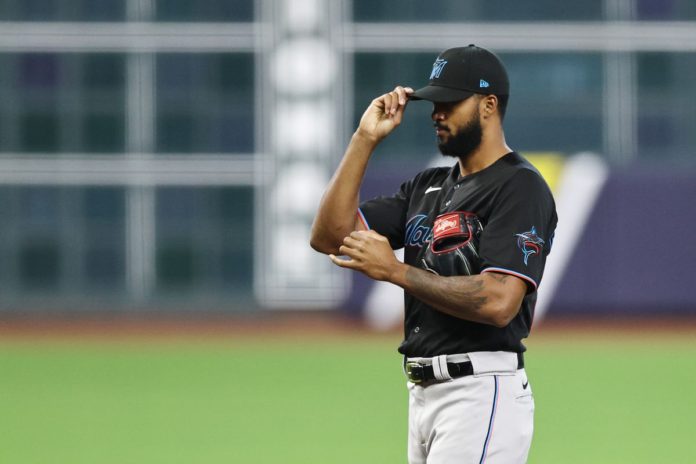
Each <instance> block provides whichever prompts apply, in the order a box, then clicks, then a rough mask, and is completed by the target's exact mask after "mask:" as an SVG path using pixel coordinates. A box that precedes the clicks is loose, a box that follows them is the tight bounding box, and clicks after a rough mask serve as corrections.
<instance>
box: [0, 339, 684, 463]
mask: <svg viewBox="0 0 696 464" xmlns="http://www.w3.org/2000/svg"><path fill="white" fill-rule="evenodd" d="M308 338H310V337H308ZM397 342H398V340H397V339H396V338H394V337H376V338H370V337H363V338H355V339H351V338H349V337H339V338H338V339H337V340H335V341H333V342H311V341H308V342H302V343H301V342H298V341H292V340H286V341H282V340H281V341H275V342H274V341H269V340H258V341H254V342H249V341H245V342H244V343H241V342H234V341H231V342H222V341H220V339H219V338H218V339H217V341H209V342H205V341H194V340H191V339H189V340H182V341H180V342H175V341H172V340H168V341H159V342H151V343H147V342H145V341H137V340H135V341H130V342H126V341H114V340H111V341H104V342H99V341H95V340H92V341H83V342H67V341H53V342H50V341H45V340H44V341H36V340H34V341H29V340H15V341H7V340H6V341H0V463H3V464H34V463H36V464H39V463H41V464H47V463H48V464H54V463H66V464H79V463H89V464H107V463H118V464H125V463H148V464H151V463H163V464H164V463H166V464H174V463H303V464H306V463H396V462H405V461H406V459H405V455H406V453H405V443H406V442H405V438H406V399H407V398H406V391H405V388H404V383H405V382H404V379H403V377H402V375H401V372H400V360H399V357H398V356H397V355H396V353H395V350H394V348H395V345H396V343H397ZM529 346H530V352H529V354H528V356H527V366H528V372H529V375H530V380H531V382H532V385H533V389H534V394H535V398H536V408H537V416H536V419H537V420H536V431H535V438H534V443H533V446H532V452H531V455H530V462H531V463H583V464H585V463H631V464H635V463H689V462H696V440H694V438H693V437H694V430H695V429H696V395H694V391H695V388H694V386H695V385H696V343H695V342H694V340H693V338H688V337H685V336H684V335H680V336H679V337H677V338H675V339H673V340H670V339H669V338H665V339H664V340H660V339H648V340H638V339H630V338H626V337H625V336H622V337H621V338H620V339H618V340H616V341H612V340H611V339H609V338H608V337H592V338H586V337H583V336H580V335H577V334H572V335H569V336H567V337H551V338H549V337H541V339H540V341H538V342H535V341H534V340H532V341H531V342H530V343H529Z"/></svg>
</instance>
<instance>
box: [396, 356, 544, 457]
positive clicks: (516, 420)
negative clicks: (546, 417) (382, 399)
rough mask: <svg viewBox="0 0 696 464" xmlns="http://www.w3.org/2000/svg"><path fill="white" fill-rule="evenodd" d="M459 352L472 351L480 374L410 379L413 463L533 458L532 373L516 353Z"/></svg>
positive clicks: (475, 368)
mask: <svg viewBox="0 0 696 464" xmlns="http://www.w3.org/2000/svg"><path fill="white" fill-rule="evenodd" d="M455 356H456V357H458V359H457V362H459V361H460V360H461V358H462V356H468V357H469V359H470V360H471V362H472V365H473V368H474V374H473V375H469V376H465V377H459V378H456V379H453V380H449V381H445V382H441V383H434V384H430V385H428V386H425V387H422V386H419V385H417V384H414V383H412V382H408V384H407V385H408V390H409V424H408V434H409V436H408V461H409V463H410V464H424V463H427V464H452V463H467V464H468V463H477V464H483V463H489V464H496V463H499V464H517V463H525V462H527V455H528V453H529V447H530V445H531V442H532V433H533V430H534V397H533V396H532V387H531V386H530V385H529V383H528V380H527V373H526V372H525V370H524V369H517V357H516V355H515V354H514V353H505V352H479V353H469V354H468V355H462V354H458V355H455ZM409 360H411V359H409ZM418 360H419V361H421V362H422V361H423V360H422V358H419V359H418ZM450 362H451V361H450ZM513 366H514V367H513Z"/></svg>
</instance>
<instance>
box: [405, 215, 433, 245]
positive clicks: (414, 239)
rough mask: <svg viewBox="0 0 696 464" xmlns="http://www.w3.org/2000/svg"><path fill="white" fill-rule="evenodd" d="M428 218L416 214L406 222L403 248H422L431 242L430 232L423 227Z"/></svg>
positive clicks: (428, 228)
mask: <svg viewBox="0 0 696 464" xmlns="http://www.w3.org/2000/svg"><path fill="white" fill-rule="evenodd" d="M426 219H428V216H426V215H425V214H417V215H415V216H413V217H412V218H411V219H409V220H408V222H407V223H406V240H405V242H404V245H405V246H417V247H419V248H422V247H423V245H425V244H426V243H430V241H431V240H432V230H431V229H430V227H428V226H426V225H424V224H423V223H424V222H425V220H426Z"/></svg>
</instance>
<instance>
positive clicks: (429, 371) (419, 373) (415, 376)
mask: <svg viewBox="0 0 696 464" xmlns="http://www.w3.org/2000/svg"><path fill="white" fill-rule="evenodd" d="M523 367H524V356H522V353H517V368H518V369H522V368H523ZM404 371H405V372H406V377H408V380H410V381H411V382H413V383H418V384H421V383H425V382H429V383H432V382H433V381H438V382H441V380H438V379H436V378H435V373H434V372H433V365H432V364H422V363H418V362H413V361H408V360H407V359H406V358H404ZM447 371H448V372H449V375H450V377H452V378H453V379H456V378H458V377H465V376H467V375H472V374H473V373H474V366H473V365H472V364H471V361H464V362H459V363H450V362H448V363H447Z"/></svg>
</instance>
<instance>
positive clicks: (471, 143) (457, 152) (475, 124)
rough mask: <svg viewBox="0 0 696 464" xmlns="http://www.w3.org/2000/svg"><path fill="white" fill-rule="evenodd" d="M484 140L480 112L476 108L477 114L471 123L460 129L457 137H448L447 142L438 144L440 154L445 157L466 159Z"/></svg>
mask: <svg viewBox="0 0 696 464" xmlns="http://www.w3.org/2000/svg"><path fill="white" fill-rule="evenodd" d="M482 139H483V129H482V128H481V120H480V117H479V111H478V108H476V113H475V114H474V115H473V116H472V117H471V119H470V120H469V122H467V123H466V124H465V125H464V126H462V127H461V128H459V131H458V132H457V134H456V135H452V136H450V137H448V138H447V139H446V141H445V142H438V144H437V147H438V148H439V149H440V153H442V154H443V155H445V156H453V157H455V158H462V159H464V158H468V157H469V156H471V154H472V153H473V152H475V151H476V149H478V147H479V146H480V145H481V140H482Z"/></svg>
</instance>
